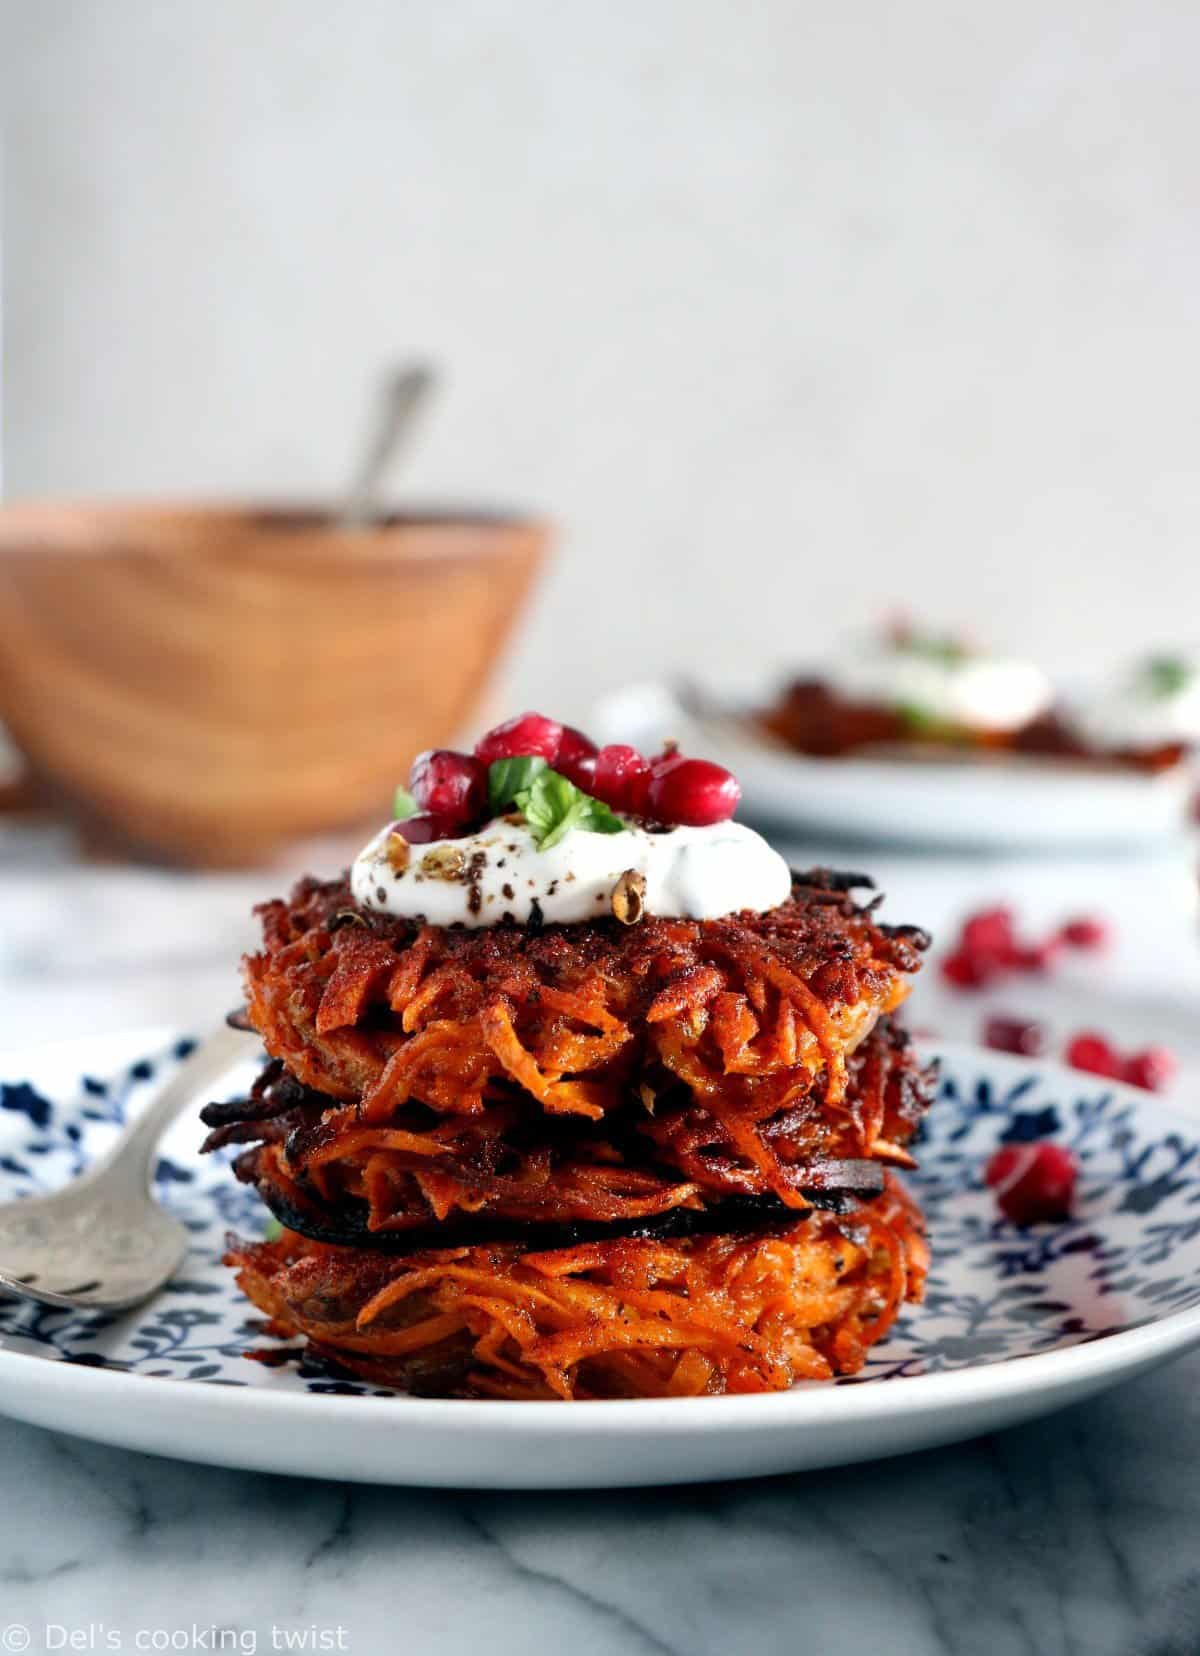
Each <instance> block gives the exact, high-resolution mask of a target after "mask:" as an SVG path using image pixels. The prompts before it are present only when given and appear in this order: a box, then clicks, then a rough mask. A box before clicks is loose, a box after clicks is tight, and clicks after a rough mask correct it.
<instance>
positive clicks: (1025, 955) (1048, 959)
mask: <svg viewBox="0 0 1200 1656" xmlns="http://www.w3.org/2000/svg"><path fill="white" fill-rule="evenodd" d="M1057 956H1058V945H1057V942H1056V940H1055V939H1054V938H1047V940H1046V941H1045V942H1044V943H1019V944H1017V945H1015V946H1014V947H1013V948H1011V949H1010V950H1009V951H1008V953H1007V954H1006V955H1005V956H1004V964H1005V965H1006V966H1011V967H1012V969H1013V971H1014V972H1048V971H1049V970H1050V968H1051V966H1053V964H1054V962H1055V959H1056V958H1057Z"/></svg>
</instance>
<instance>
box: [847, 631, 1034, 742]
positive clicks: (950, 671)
mask: <svg viewBox="0 0 1200 1656" xmlns="http://www.w3.org/2000/svg"><path fill="white" fill-rule="evenodd" d="M820 676H821V678H822V680H823V681H824V682H825V683H826V684H827V685H828V686H829V688H830V689H831V690H833V691H835V692H836V693H837V695H839V696H841V697H842V698H843V699H844V700H846V701H851V702H863V703H867V704H869V705H871V706H876V707H894V708H910V709H912V710H913V712H914V713H918V714H920V715H921V716H922V717H923V718H927V719H928V720H929V721H930V722H931V723H935V724H946V725H958V726H966V727H967V728H969V729H972V730H1019V729H1020V728H1021V727H1022V726H1023V725H1027V724H1029V723H1030V721H1031V720H1033V719H1036V718H1037V717H1038V715H1039V714H1041V713H1044V712H1046V710H1047V709H1048V708H1049V707H1050V705H1051V703H1052V701H1053V700H1054V689H1053V686H1052V685H1051V683H1050V680H1049V679H1048V678H1047V677H1046V675H1045V673H1043V672H1042V670H1041V668H1040V667H1036V666H1034V664H1033V663H1032V662H1030V661H1019V660H1016V659H1013V658H1009V657H1004V656H989V655H975V654H972V653H971V652H970V651H965V650H964V651H963V652H962V653H961V654H957V653H955V652H953V651H952V650H946V651H944V652H943V651H940V650H937V649H932V648H926V647H923V646H916V645H905V644H894V643H891V642H889V641H887V640H884V641H881V642H875V641H872V642H871V643H869V644H867V645H866V646H865V647H863V648H861V649H859V650H856V651H849V652H847V653H846V654H844V655H842V656H840V657H838V658H836V659H834V660H832V661H829V662H827V663H824V664H823V665H822V668H821V672H820Z"/></svg>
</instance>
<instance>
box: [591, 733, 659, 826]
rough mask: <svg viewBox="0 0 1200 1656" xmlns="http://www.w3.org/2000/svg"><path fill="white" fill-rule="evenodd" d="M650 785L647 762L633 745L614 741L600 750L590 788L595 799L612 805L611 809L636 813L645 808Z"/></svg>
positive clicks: (648, 764)
mask: <svg viewBox="0 0 1200 1656" xmlns="http://www.w3.org/2000/svg"><path fill="white" fill-rule="evenodd" d="M649 787H650V761H649V760H648V759H645V758H643V757H642V755H641V754H640V753H639V752H638V750H637V749H636V748H631V747H626V746H625V745H624V744H623V743H621V742H614V743H612V744H611V745H610V746H609V747H602V748H601V749H600V751H599V753H598V754H597V755H596V762H595V765H594V767H593V773H592V788H591V791H592V793H594V794H595V796H596V798H597V799H602V800H603V801H604V803H605V804H606V805H611V806H612V808H613V810H614V811H628V812H630V813H631V814H633V815H635V816H637V815H640V814H641V813H642V812H643V811H644V810H645V809H646V795H647V792H648V790H649Z"/></svg>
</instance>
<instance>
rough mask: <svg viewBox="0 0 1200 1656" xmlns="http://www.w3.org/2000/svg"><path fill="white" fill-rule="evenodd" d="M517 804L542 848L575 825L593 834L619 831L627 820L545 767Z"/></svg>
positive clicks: (535, 839) (560, 838)
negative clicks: (623, 819)
mask: <svg viewBox="0 0 1200 1656" xmlns="http://www.w3.org/2000/svg"><path fill="white" fill-rule="evenodd" d="M516 804H517V807H518V809H519V810H520V811H522V812H523V814H524V817H525V821H526V822H527V823H528V825H529V830H530V832H531V833H532V835H533V838H534V843H535V844H536V845H537V847H538V849H539V850H540V851H546V850H549V848H550V847H551V846H552V845H557V844H558V843H559V842H560V841H561V840H563V839H565V838H566V836H567V835H568V834H569V833H570V832H571V831H572V829H575V828H583V829H587V830H588V831H589V832H591V833H594V834H619V833H620V832H621V829H622V828H623V827H624V826H625V824H624V823H623V822H622V821H621V819H620V817H619V816H617V815H616V813H615V812H614V811H611V810H610V809H609V807H608V806H607V805H605V804H604V803H603V802H602V801H601V800H599V799H593V798H592V796H591V795H590V794H585V793H584V792H583V791H582V789H580V788H577V787H576V786H575V784H574V783H573V782H571V781H569V780H568V779H567V777H565V776H561V775H560V774H559V772H558V771H553V770H547V769H546V768H545V767H543V768H542V769H541V770H540V771H538V772H537V774H536V775H535V776H534V778H533V780H532V781H531V782H530V784H529V786H528V787H526V788H522V790H521V792H520V793H519V794H518V795H517V798H516Z"/></svg>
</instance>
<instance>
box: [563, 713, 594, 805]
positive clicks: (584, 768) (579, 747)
mask: <svg viewBox="0 0 1200 1656" xmlns="http://www.w3.org/2000/svg"><path fill="white" fill-rule="evenodd" d="M554 768H555V770H556V771H558V773H559V775H560V776H565V777H566V778H567V780H568V781H569V782H574V784H575V786H576V787H577V788H582V789H583V791H584V793H590V792H591V791H592V781H593V779H594V777H595V773H596V744H595V742H593V741H591V740H590V738H588V737H587V736H585V735H584V734H583V731H582V730H575V729H574V728H573V727H572V726H571V725H564V726H563V731H562V739H561V740H560V742H559V744H558V752H557V753H556V754H555V755H554Z"/></svg>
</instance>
